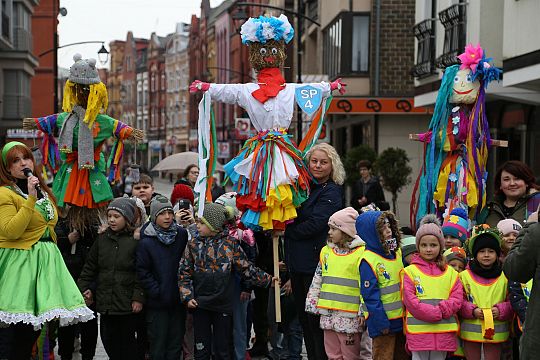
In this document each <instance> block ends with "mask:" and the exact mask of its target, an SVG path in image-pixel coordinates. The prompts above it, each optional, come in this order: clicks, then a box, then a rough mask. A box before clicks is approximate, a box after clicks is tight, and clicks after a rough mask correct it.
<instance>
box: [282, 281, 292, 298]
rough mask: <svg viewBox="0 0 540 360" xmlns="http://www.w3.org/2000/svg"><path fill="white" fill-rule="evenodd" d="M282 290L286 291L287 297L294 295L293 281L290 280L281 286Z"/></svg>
mask: <svg viewBox="0 0 540 360" xmlns="http://www.w3.org/2000/svg"><path fill="white" fill-rule="evenodd" d="M281 289H282V290H283V291H285V295H287V296H289V295H291V293H292V285H291V280H290V279H289V280H287V282H286V283H285V284H283V285H282V286H281Z"/></svg>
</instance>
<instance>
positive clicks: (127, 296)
mask: <svg viewBox="0 0 540 360" xmlns="http://www.w3.org/2000/svg"><path fill="white" fill-rule="evenodd" d="M137 211H138V209H137V205H136V203H135V201H134V200H133V199H129V198H116V199H114V200H113V201H111V203H110V204H109V206H108V207H107V223H108V228H107V230H106V231H105V232H104V233H102V234H100V235H99V237H98V239H97V240H96V241H95V242H94V245H92V248H91V249H90V253H89V254H88V257H87V259H86V263H85V265H84V268H83V270H82V272H81V275H80V277H79V280H78V281H77V284H78V285H79V288H80V289H81V291H82V293H83V296H84V298H85V300H86V303H87V304H88V305H90V304H92V303H93V302H94V301H96V309H97V311H98V312H99V313H100V314H101V317H100V322H101V327H102V329H103V331H102V332H101V338H102V340H103V344H104V346H105V351H106V352H107V355H108V356H109V357H110V358H111V359H128V358H129V359H135V358H138V357H139V355H141V354H137V342H136V338H135V332H136V322H137V314H138V313H140V312H141V310H142V308H143V303H144V292H143V289H142V287H141V285H140V283H139V280H138V279H137V272H136V268H135V251H136V248H137V244H138V241H137V240H135V238H134V237H133V230H134V228H135V222H136V220H137ZM93 286H95V289H94V288H93ZM94 291H95V293H94ZM143 355H144V354H143Z"/></svg>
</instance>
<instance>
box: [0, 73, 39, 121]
mask: <svg viewBox="0 0 540 360" xmlns="http://www.w3.org/2000/svg"><path fill="white" fill-rule="evenodd" d="M3 75H4V76H3V78H4V84H3V85H4V97H3V105H4V119H12V120H14V119H17V120H18V119H21V118H24V117H27V116H30V114H31V112H32V102H31V100H30V76H28V74H26V73H25V72H23V71H11V70H4V72H3Z"/></svg>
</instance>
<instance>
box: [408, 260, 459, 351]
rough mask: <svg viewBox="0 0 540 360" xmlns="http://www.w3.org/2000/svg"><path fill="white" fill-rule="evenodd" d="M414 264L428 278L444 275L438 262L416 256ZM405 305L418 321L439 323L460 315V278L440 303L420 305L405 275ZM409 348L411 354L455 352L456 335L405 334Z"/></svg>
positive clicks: (413, 288) (414, 289) (411, 282)
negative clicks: (448, 295) (428, 276)
mask: <svg viewBox="0 0 540 360" xmlns="http://www.w3.org/2000/svg"><path fill="white" fill-rule="evenodd" d="M412 264H414V265H416V266H418V267H419V269H420V270H421V271H422V272H423V273H425V274H427V275H433V276H436V275H440V274H442V273H443V272H442V271H441V269H439V267H438V266H437V264H436V263H434V262H427V261H425V260H424V259H422V258H421V257H420V255H419V254H415V255H414V256H413V258H412V259H411V265H412ZM402 296H403V304H404V305H405V308H406V309H407V311H409V312H410V313H411V314H412V315H413V316H414V317H415V318H417V319H418V320H422V321H427V322H437V321H440V320H441V319H448V318H449V317H451V316H454V315H456V314H457V313H458V311H459V309H460V308H461V303H462V302H463V286H462V285H461V281H459V279H458V280H457V281H456V283H455V284H454V287H453V288H452V290H451V291H450V297H449V298H448V299H447V300H443V301H441V302H440V303H439V304H438V305H430V304H425V303H421V302H420V300H418V298H417V297H416V288H415V286H414V283H413V280H412V279H411V278H409V276H407V275H406V274H405V275H404V276H403V294H402ZM406 336H407V349H408V350H409V351H430V350H432V351H450V352H453V351H456V349H457V334H456V333H432V334H406Z"/></svg>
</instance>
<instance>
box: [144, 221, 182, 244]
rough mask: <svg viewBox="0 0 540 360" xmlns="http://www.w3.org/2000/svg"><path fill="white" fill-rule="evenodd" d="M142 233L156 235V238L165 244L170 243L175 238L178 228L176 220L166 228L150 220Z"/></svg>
mask: <svg viewBox="0 0 540 360" xmlns="http://www.w3.org/2000/svg"><path fill="white" fill-rule="evenodd" d="M144 234H145V235H148V236H153V237H157V239H158V240H159V241H160V242H162V243H163V244H165V245H171V244H172V243H173V242H174V241H175V240H176V235H177V234H178V228H177V227H176V222H173V223H172V225H171V226H169V228H168V229H163V228H162V227H160V226H159V225H157V224H155V223H153V222H151V223H150V224H148V226H147V227H146V229H145V230H144Z"/></svg>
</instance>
